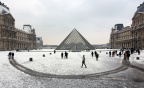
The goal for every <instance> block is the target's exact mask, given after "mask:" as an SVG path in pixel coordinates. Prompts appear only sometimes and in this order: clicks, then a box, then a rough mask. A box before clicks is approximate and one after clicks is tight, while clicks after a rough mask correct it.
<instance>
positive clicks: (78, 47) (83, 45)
mask: <svg viewBox="0 0 144 88" xmlns="http://www.w3.org/2000/svg"><path fill="white" fill-rule="evenodd" d="M93 49H95V48H94V47H93V46H92V45H91V44H90V43H89V42H88V41H87V40H86V39H85V38H84V37H83V36H82V35H81V34H80V33H79V32H78V31H77V30H76V29H75V28H74V29H73V30H72V32H71V33H70V34H69V35H68V36H67V37H66V38H65V39H64V40H63V42H62V43H61V44H60V45H59V46H58V47H57V48H56V50H71V51H82V50H93Z"/></svg>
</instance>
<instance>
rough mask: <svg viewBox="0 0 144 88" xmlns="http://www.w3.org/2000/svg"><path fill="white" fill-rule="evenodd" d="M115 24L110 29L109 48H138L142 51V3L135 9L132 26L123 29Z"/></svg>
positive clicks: (143, 46)
mask: <svg viewBox="0 0 144 88" xmlns="http://www.w3.org/2000/svg"><path fill="white" fill-rule="evenodd" d="M121 25H123V24H116V25H115V27H114V28H112V29H111V34H110V44H111V48H138V49H144V3H142V4H140V6H138V7H137V11H136V12H135V14H134V16H133V18H132V25H131V27H130V26H127V27H123V26H121Z"/></svg>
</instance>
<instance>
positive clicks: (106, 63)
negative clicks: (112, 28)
mask: <svg viewBox="0 0 144 88" xmlns="http://www.w3.org/2000/svg"><path fill="white" fill-rule="evenodd" d="M48 51H49V52H48ZM96 51H97V52H98V53H99V55H100V57H99V60H98V61H96V58H95V57H92V56H91V52H68V53H69V55H68V59H65V58H64V59H61V52H56V54H54V53H53V50H34V51H30V52H27V51H25V52H15V51H13V52H14V53H15V60H16V61H17V62H18V63H20V64H22V65H23V66H25V67H28V68H30V69H33V70H35V71H39V72H43V73H51V74H59V75H79V74H92V73H99V72H104V71H109V70H113V69H116V68H118V67H120V66H121V61H122V59H123V56H122V57H121V58H120V57H118V56H115V57H109V55H108V54H106V52H108V50H96ZM100 51H102V52H101V53H100ZM8 53H9V51H1V52H0V58H1V60H0V88H28V87H29V88H40V87H41V88H46V86H48V85H51V87H55V84H50V83H58V85H59V86H60V85H61V86H64V85H62V84H65V83H66V82H68V84H70V85H72V84H71V83H75V84H77V82H80V84H83V82H85V83H87V84H88V83H90V85H97V84H95V82H94V81H92V80H80V79H75V80H74V79H55V78H53V79H46V78H39V77H34V76H30V75H28V74H25V73H23V72H21V71H19V70H17V69H16V68H14V67H13V66H12V65H11V64H10V63H9V60H8V56H7V55H8ZM50 53H52V54H51V55H50ZM43 54H45V57H43ZM82 55H85V57H86V65H87V68H84V67H83V68H81V62H82ZM136 57H140V60H136ZM29 58H33V61H32V62H31V61H29ZM130 62H131V64H133V65H136V66H139V67H142V68H143V67H144V65H143V64H144V51H141V54H140V55H138V54H137V53H135V54H133V55H131V57H130ZM137 63H139V64H137ZM60 81H61V83H62V84H61V83H60ZM62 81H63V82H62ZM88 81H89V82H88ZM45 82H47V83H45ZM99 82H100V81H99ZM99 82H98V83H99ZM93 83H94V84H93ZM68 84H65V86H68ZM103 84H105V83H103ZM120 84H122V83H121V82H120ZM27 85H29V86H27ZM77 86H78V85H77ZM77 86H76V85H75V87H77ZM71 87H72V86H71ZM81 87H82V86H81ZM85 87H89V86H85ZM109 88H112V87H109Z"/></svg>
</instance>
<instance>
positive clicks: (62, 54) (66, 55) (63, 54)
mask: <svg viewBox="0 0 144 88" xmlns="http://www.w3.org/2000/svg"><path fill="white" fill-rule="evenodd" d="M61 58H66V59H67V58H68V52H66V51H65V52H64V53H63V52H62V53H61Z"/></svg>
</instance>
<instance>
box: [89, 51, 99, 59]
mask: <svg viewBox="0 0 144 88" xmlns="http://www.w3.org/2000/svg"><path fill="white" fill-rule="evenodd" d="M91 55H92V57H93V56H94V55H95V57H96V60H97V61H98V58H99V54H98V53H97V52H96V51H94V52H91Z"/></svg>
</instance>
